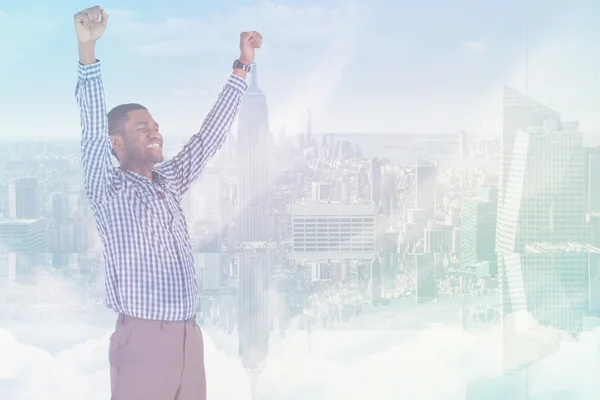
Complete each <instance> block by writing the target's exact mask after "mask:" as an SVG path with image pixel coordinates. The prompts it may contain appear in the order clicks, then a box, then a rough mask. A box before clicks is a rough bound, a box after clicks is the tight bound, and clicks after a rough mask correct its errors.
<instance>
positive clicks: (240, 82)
mask: <svg viewBox="0 0 600 400" xmlns="http://www.w3.org/2000/svg"><path fill="white" fill-rule="evenodd" d="M227 85H229V86H231V87H233V88H234V89H237V90H239V91H240V92H242V93H244V92H245V91H246V89H248V83H247V82H246V80H245V79H243V78H240V77H239V76H237V75H235V74H231V75H230V76H229V79H228V80H227Z"/></svg>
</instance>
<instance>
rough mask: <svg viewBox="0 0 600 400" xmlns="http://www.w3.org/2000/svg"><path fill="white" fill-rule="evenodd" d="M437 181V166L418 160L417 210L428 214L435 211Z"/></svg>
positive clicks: (416, 170)
mask: <svg viewBox="0 0 600 400" xmlns="http://www.w3.org/2000/svg"><path fill="white" fill-rule="evenodd" d="M436 179H437V165H435V164H433V163H431V162H429V161H425V160H418V161H417V164H416V166H415V186H416V191H415V192H416V193H415V208H418V209H421V210H425V212H426V214H431V213H433V211H434V204H435V182H436Z"/></svg>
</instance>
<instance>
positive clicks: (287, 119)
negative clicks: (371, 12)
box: [107, 1, 361, 132]
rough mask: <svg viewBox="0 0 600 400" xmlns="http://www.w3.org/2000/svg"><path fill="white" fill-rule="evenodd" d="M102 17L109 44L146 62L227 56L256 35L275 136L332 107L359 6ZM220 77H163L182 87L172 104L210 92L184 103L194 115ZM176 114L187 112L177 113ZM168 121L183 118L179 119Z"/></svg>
mask: <svg viewBox="0 0 600 400" xmlns="http://www.w3.org/2000/svg"><path fill="white" fill-rule="evenodd" d="M108 12H109V14H110V16H111V19H110V22H109V24H111V26H110V27H109V29H108V30H107V39H108V40H110V41H115V42H116V41H118V42H119V43H123V44H124V45H125V46H126V47H127V50H128V51H129V52H131V53H133V54H135V55H136V56H138V57H144V58H153V59H169V60H173V59H177V58H193V57H197V56H201V57H202V59H206V58H210V59H212V60H218V57H220V56H222V57H233V56H235V54H236V52H237V40H238V37H239V33H240V32H241V31H246V30H258V31H260V32H261V33H262V34H263V37H264V41H263V48H262V49H260V52H259V54H258V56H257V63H258V68H257V70H258V71H259V77H260V83H259V84H260V86H261V88H262V89H263V91H264V92H265V94H266V95H267V99H268V104H269V115H270V122H271V128H272V129H274V130H277V129H278V128H279V127H280V126H282V125H286V126H287V128H288V131H290V132H296V131H299V130H300V129H301V127H302V113H303V111H304V110H305V109H307V108H310V109H312V110H313V113H314V114H315V115H316V116H317V118H318V115H319V111H320V110H322V109H324V108H325V106H326V105H327V103H328V102H329V101H330V99H331V96H332V94H333V93H334V92H335V90H336V89H337V88H338V87H339V86H340V84H341V83H342V79H343V78H344V74H343V72H344V69H345V67H346V66H347V64H348V62H349V61H350V60H351V58H352V57H353V55H354V54H355V47H356V43H357V39H358V33H357V32H358V29H359V27H360V26H361V8H360V7H359V6H358V4H357V3H356V2H347V3H344V4H342V5H339V6H335V7H327V6H305V7H302V6H290V5H281V4H276V3H274V2H270V1H264V2H260V3H256V4H253V5H249V6H245V7H240V8H238V9H236V10H234V11H233V12H232V13H229V14H222V13H213V14H210V15H207V16H205V17H201V18H200V17H194V16H189V17H187V16H186V17H179V16H170V17H167V18H164V19H160V20H149V19H147V18H146V17H144V16H143V15H142V14H141V13H139V12H135V11H132V10H108ZM217 62H218V63H219V64H220V63H221V61H220V60H218V61H215V63H217ZM225 62H226V63H229V62H230V60H226V61H225ZM198 64H199V65H201V63H198ZM221 71H222V69H221V68H214V69H211V70H208V71H204V72H203V73H202V75H201V76H198V74H196V75H194V76H190V77H188V78H187V79H183V80H182V79H175V78H174V77H168V76H167V77H165V79H171V80H172V81H173V84H175V85H180V86H181V87H175V88H174V89H171V90H170V93H172V94H176V95H177V96H176V97H177V99H180V98H181V97H182V94H184V93H188V94H189V92H190V90H191V89H190V88H191V87H192V88H194V89H193V90H197V91H198V92H202V93H209V94H210V95H207V96H204V97H202V99H200V96H198V95H197V94H196V96H195V97H196V101H205V100H206V103H202V104H200V105H198V104H195V103H194V104H187V106H189V107H190V108H192V109H193V110H194V114H195V112H197V111H196V110H198V109H206V110H208V109H210V106H212V101H214V100H213V99H214V96H215V95H216V93H218V91H219V90H220V88H221V85H222V80H223V79H224V78H225V77H224V76H223V73H222V72H221ZM178 78H179V77H178ZM175 81H177V82H175ZM182 81H183V83H180V82H182ZM212 93H214V94H212ZM186 97H190V96H186ZM174 112H176V113H177V112H181V113H182V114H183V115H185V114H189V113H188V112H184V111H183V109H182V108H181V107H179V108H178V109H177V110H174ZM165 114H167V113H165ZM170 114H172V113H170ZM170 114H169V115H170ZM173 115H174V114H173ZM173 119H174V120H177V121H181V120H182V118H181V117H180V116H176V117H174V118H173ZM167 122H168V121H167ZM193 123H194V124H196V123H197V122H196V121H194V122H193ZM177 124H178V126H179V125H181V122H178V123H177ZM190 125H191V122H190ZM194 126H195V125H194ZM182 131H188V129H182Z"/></svg>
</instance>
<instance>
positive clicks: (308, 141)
mask: <svg viewBox="0 0 600 400" xmlns="http://www.w3.org/2000/svg"><path fill="white" fill-rule="evenodd" d="M303 119H304V146H305V147H311V146H312V138H313V128H312V125H313V121H312V111H311V110H305V111H304V118H303Z"/></svg>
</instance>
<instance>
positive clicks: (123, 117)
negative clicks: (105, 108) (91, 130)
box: [107, 103, 148, 160]
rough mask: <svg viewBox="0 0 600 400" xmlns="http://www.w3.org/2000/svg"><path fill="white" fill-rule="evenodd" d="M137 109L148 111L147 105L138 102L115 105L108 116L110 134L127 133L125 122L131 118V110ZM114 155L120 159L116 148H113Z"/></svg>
mask: <svg viewBox="0 0 600 400" xmlns="http://www.w3.org/2000/svg"><path fill="white" fill-rule="evenodd" d="M135 110H145V111H148V109H147V108H146V107H144V106H143V105H141V104H137V103H127V104H121V105H118V106H116V107H114V108H113V109H112V110H110V111H109V112H108V114H107V118H108V135H109V136H114V135H120V136H123V134H124V133H125V123H126V122H127V121H128V120H129V112H130V111H135ZM112 155H113V156H115V158H116V159H117V160H118V159H119V157H118V156H117V153H116V152H115V149H112Z"/></svg>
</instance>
